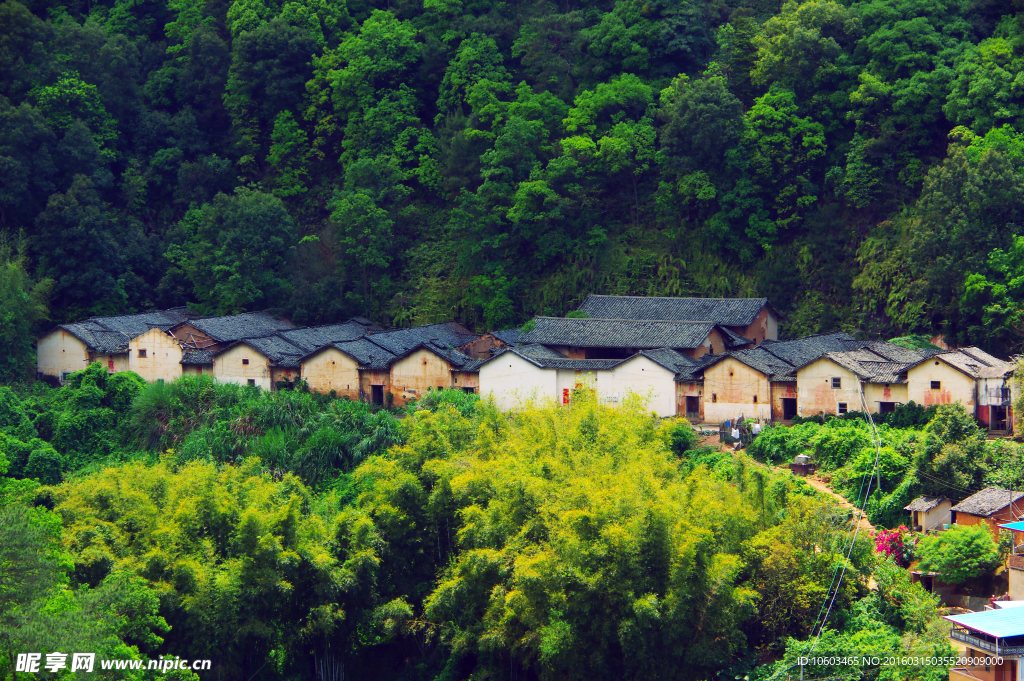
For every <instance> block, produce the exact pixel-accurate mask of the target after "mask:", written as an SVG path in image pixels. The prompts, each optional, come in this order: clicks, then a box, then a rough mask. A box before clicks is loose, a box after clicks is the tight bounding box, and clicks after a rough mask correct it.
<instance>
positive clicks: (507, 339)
mask: <svg viewBox="0 0 1024 681" xmlns="http://www.w3.org/2000/svg"><path fill="white" fill-rule="evenodd" d="M491 335H492V336H494V337H495V338H497V339H498V340H500V341H501V342H503V343H508V344H509V345H517V344H518V343H519V329H505V330H504V331H492V332H491Z"/></svg>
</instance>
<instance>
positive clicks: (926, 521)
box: [903, 496, 953, 532]
mask: <svg viewBox="0 0 1024 681" xmlns="http://www.w3.org/2000/svg"><path fill="white" fill-rule="evenodd" d="M952 507H953V501H952V500H950V499H946V498H944V497H926V496H921V497H918V498H916V499H914V500H913V501H911V502H910V503H909V504H908V505H906V506H904V507H903V510H904V511H909V512H910V529H912V530H914V531H916V532H927V531H929V530H936V529H941V528H942V526H943V525H949V524H950V523H952V522H953V520H952V515H951V514H950V509H951V508H952Z"/></svg>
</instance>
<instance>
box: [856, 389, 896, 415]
mask: <svg viewBox="0 0 1024 681" xmlns="http://www.w3.org/2000/svg"><path fill="white" fill-rule="evenodd" d="M864 399H865V400H866V401H867V403H868V409H869V410H870V411H871V413H873V414H875V413H878V409H879V407H878V403H879V402H896V403H897V404H906V403H907V402H908V398H907V384H906V383H865V384H864ZM857 409H858V410H859V409H861V407H860V406H859V401H858V407H857Z"/></svg>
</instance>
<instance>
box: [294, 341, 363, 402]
mask: <svg viewBox="0 0 1024 681" xmlns="http://www.w3.org/2000/svg"><path fill="white" fill-rule="evenodd" d="M302 380H304V381H305V382H306V383H307V384H308V385H309V389H310V390H313V391H315V392H318V393H325V394H326V393H330V392H331V391H332V390H333V391H334V392H335V394H336V395H337V396H338V397H342V396H344V395H347V396H348V397H349V398H351V399H353V400H358V399H359V364H358V362H356V361H355V360H354V359H352V358H351V357H349V356H348V355H346V354H345V353H343V352H341V351H340V350H338V349H336V348H330V347H329V348H326V349H324V350H322V351H321V352H318V353H317V354H315V355H313V356H312V357H309V358H307V359H306V360H305V361H304V362H303V363H302Z"/></svg>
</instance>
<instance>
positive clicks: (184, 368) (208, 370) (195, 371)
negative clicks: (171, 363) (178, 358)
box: [181, 364, 213, 376]
mask: <svg viewBox="0 0 1024 681" xmlns="http://www.w3.org/2000/svg"><path fill="white" fill-rule="evenodd" d="M181 373H182V374H190V375H193V376H200V375H202V374H212V373H213V365H212V364H207V365H205V366H204V365H202V364H182V365H181Z"/></svg>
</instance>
